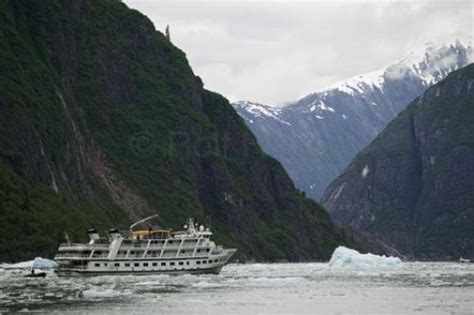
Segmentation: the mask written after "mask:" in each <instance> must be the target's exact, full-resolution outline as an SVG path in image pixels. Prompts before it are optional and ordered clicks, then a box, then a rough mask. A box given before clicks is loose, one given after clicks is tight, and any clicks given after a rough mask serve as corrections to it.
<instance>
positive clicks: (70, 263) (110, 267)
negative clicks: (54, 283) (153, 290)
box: [55, 220, 237, 276]
mask: <svg viewBox="0 0 474 315" xmlns="http://www.w3.org/2000/svg"><path fill="white" fill-rule="evenodd" d="M89 236H90V242H89V243H78V244H71V243H67V244H61V245H60V246H59V249H58V252H57V254H56V256H55V260H56V262H57V263H58V264H59V268H58V270H57V271H56V272H57V274H58V275H60V276H63V275H74V274H77V275H103V274H163V273H167V274H181V273H219V272H220V271H221V269H222V267H224V266H225V264H226V263H227V262H228V261H229V259H230V258H231V257H232V255H233V254H234V253H235V252H236V251H237V250H236V249H229V248H227V249H225V248H223V247H222V246H218V245H216V244H215V243H214V242H213V241H212V240H211V236H212V232H211V231H209V229H206V230H205V229H204V227H202V226H200V228H199V230H196V229H195V226H194V223H193V221H192V220H190V222H189V225H188V226H187V230H186V231H178V232H170V231H169V230H151V229H149V230H141V231H132V232H131V234H130V235H129V236H125V237H124V236H122V234H121V233H119V232H118V231H117V230H116V229H111V230H110V231H109V237H108V238H101V237H100V236H99V234H98V233H97V231H96V230H93V229H92V230H90V231H89Z"/></svg>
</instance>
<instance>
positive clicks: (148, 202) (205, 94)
mask: <svg viewBox="0 0 474 315" xmlns="http://www.w3.org/2000/svg"><path fill="white" fill-rule="evenodd" d="M0 17H1V19H0V21H1V22H0V23H1V26H2V27H1V29H0V175H1V176H0V260H17V259H22V258H26V257H31V256H33V255H47V256H51V255H53V254H54V251H55V250H56V246H57V244H58V242H59V241H60V240H61V239H62V238H63V235H64V232H67V233H68V234H69V236H70V237H71V238H72V239H73V240H74V239H75V240H78V239H81V238H83V237H84V236H85V232H84V231H85V229H86V228H90V227H93V226H95V227H97V228H99V229H100V230H101V231H103V230H105V229H108V228H110V227H112V226H117V227H119V228H124V227H127V225H128V224H129V223H130V221H133V220H135V219H138V218H142V217H144V216H148V215H150V214H154V213H158V214H159V215H160V219H159V223H160V224H161V225H163V226H170V227H174V228H179V227H180V225H181V224H182V222H184V220H185V219H186V218H187V217H188V216H193V217H195V218H197V220H198V221H199V222H202V223H208V224H209V223H210V224H212V229H213V230H214V231H215V234H216V238H217V241H219V242H221V243H224V244H225V245H227V246H237V247H238V248H239V254H240V257H241V258H244V259H247V258H248V259H257V260H263V259H265V260H279V259H286V260H305V259H325V258H327V257H328V256H329V255H330V253H331V252H332V250H333V248H334V247H335V246H336V245H338V244H340V243H346V238H345V236H344V234H343V233H342V232H341V231H340V230H339V229H337V228H336V227H335V226H334V225H333V224H332V222H331V220H330V218H329V216H328V215H327V213H326V212H325V211H324V210H323V209H322V208H321V207H319V205H318V204H316V203H315V202H312V201H310V200H307V199H305V198H304V197H303V196H302V194H301V193H300V192H299V191H298V190H296V189H295V187H294V186H293V183H292V182H291V180H290V179H289V177H288V176H287V174H286V173H285V171H284V170H283V168H282V167H281V165H280V164H279V163H278V162H277V161H275V160H274V159H272V158H270V157H268V156H267V155H266V154H264V153H263V152H262V151H261V149H260V147H259V146H258V144H257V142H256V140H255V138H254V137H253V135H252V134H251V132H250V131H249V130H248V129H247V128H246V126H245V124H244V122H243V121H242V119H241V118H240V117H239V116H238V115H237V113H236V112H235V111H234V110H233V108H232V107H231V106H230V105H229V103H228V102H227V100H225V99H224V98H223V97H221V96H220V95H218V94H215V93H212V92H209V91H206V90H205V89H204V88H203V84H202V82H201V80H200V79H199V77H196V76H195V75H194V74H193V72H192V70H191V68H190V67H189V65H188V63H187V60H186V58H185V55H184V53H183V52H182V51H180V50H179V49H177V48H176V47H175V46H173V44H172V43H170V42H169V41H168V40H167V39H166V38H165V36H163V34H161V33H159V32H156V31H155V29H154V27H153V25H152V23H151V22H150V21H149V20H148V19H147V18H146V17H144V16H143V15H142V14H140V13H139V12H137V11H134V10H130V9H128V8H127V7H126V6H125V5H124V4H123V3H121V2H120V1H116V0H100V1H94V0H87V1H86V0H83V1H81V0H74V1H72V0H43V1H36V0H31V1H28V0H25V1H13V0H12V1H1V2H0Z"/></svg>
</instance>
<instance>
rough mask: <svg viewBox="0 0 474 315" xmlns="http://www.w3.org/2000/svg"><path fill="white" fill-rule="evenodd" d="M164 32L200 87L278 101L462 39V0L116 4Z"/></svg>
mask: <svg viewBox="0 0 474 315" xmlns="http://www.w3.org/2000/svg"><path fill="white" fill-rule="evenodd" d="M125 2H126V3H127V5H129V6H130V7H133V8H136V9H138V10H140V11H141V12H143V13H144V14H145V15H147V16H148V17H149V18H150V19H151V20H152V21H153V22H154V24H155V26H156V27H157V29H159V30H164V28H165V26H166V25H168V24H169V25H170V27H171V37H172V41H173V42H174V43H175V45H177V46H178V47H180V48H181V49H183V50H184V51H185V52H186V54H187V56H188V58H189V60H190V63H191V66H192V67H193V70H194V72H195V73H196V74H197V75H199V76H201V77H202V78H203V81H204V83H205V86H206V87H207V88H208V89H211V90H214V91H217V92H219V93H221V94H223V95H225V96H226V97H228V98H229V99H230V100H231V101H235V100H241V99H245V100H251V101H256V102H260V103H264V104H269V105H281V104H283V103H285V102H287V101H292V100H295V99H297V98H299V97H301V96H303V95H305V94H307V93H310V92H312V91H315V90H318V89H320V88H322V87H324V86H326V85H329V84H331V83H333V82H335V81H339V80H342V79H345V78H347V77H350V76H353V75H357V74H360V73H364V72H369V71H373V70H376V69H378V68H381V67H384V66H386V65H388V64H390V63H392V62H393V61H395V60H397V59H399V58H400V57H403V56H404V55H405V54H407V53H408V52H409V51H411V50H416V49H422V47H423V45H424V43H426V42H428V41H437V42H440V41H449V40H454V39H455V38H461V39H465V38H472V3H471V1H432V2H427V1H415V2H410V1H397V2H393V1H365V2H356V1H354V2H350V1H337V2H321V1H297V2H294V1H238V2H237V1H233V0H221V1H200V0H193V1H186V0H162V1H152V0H126V1H125Z"/></svg>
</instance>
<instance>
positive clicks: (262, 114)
mask: <svg viewBox="0 0 474 315" xmlns="http://www.w3.org/2000/svg"><path fill="white" fill-rule="evenodd" d="M233 105H234V107H240V108H241V109H242V110H245V111H246V112H248V113H249V114H251V115H252V116H253V117H254V118H273V119H275V120H277V121H279V122H281V123H283V124H285V125H288V126H291V123H289V122H287V121H285V120H283V119H281V117H280V114H281V111H282V108H278V107H271V106H268V105H263V104H258V103H252V102H248V101H238V102H236V103H234V104H233ZM244 118H245V119H247V118H246V117H244ZM247 120H248V121H249V122H250V123H251V124H253V123H254V120H253V119H247Z"/></svg>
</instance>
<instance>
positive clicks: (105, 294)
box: [82, 288, 120, 299]
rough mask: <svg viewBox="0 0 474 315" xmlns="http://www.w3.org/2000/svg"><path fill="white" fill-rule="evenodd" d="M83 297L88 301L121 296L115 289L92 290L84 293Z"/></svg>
mask: <svg viewBox="0 0 474 315" xmlns="http://www.w3.org/2000/svg"><path fill="white" fill-rule="evenodd" d="M82 295H83V296H84V297H85V298H87V299H106V298H113V297H116V296H120V292H119V291H115V290H114V289H103V288H90V289H88V290H84V291H82Z"/></svg>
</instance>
